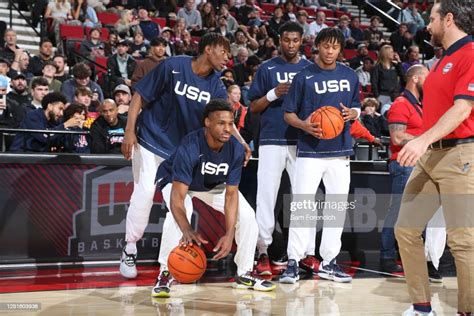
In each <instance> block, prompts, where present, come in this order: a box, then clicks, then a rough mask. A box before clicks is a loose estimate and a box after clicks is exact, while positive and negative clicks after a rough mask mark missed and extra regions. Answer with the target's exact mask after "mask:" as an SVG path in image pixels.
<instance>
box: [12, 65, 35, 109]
mask: <svg viewBox="0 0 474 316" xmlns="http://www.w3.org/2000/svg"><path fill="white" fill-rule="evenodd" d="M10 86H11V90H10V92H8V94H7V99H10V100H14V101H15V102H16V103H18V104H19V105H22V106H26V105H27V104H28V103H30V102H31V97H30V95H29V93H28V83H27V81H26V77H25V75H24V74H22V73H17V74H16V75H15V76H14V77H12V80H11V81H10Z"/></svg>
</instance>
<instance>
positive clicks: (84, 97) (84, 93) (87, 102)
mask: <svg viewBox="0 0 474 316" xmlns="http://www.w3.org/2000/svg"><path fill="white" fill-rule="evenodd" d="M73 103H79V104H82V105H84V107H85V109H86V113H91V112H98V109H97V107H96V106H95V104H93V103H92V91H91V89H89V88H88V87H78V88H77V89H76V91H74V100H73Z"/></svg>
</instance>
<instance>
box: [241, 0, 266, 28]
mask: <svg viewBox="0 0 474 316" xmlns="http://www.w3.org/2000/svg"><path fill="white" fill-rule="evenodd" d="M259 11H262V9H260V7H258V6H257V5H256V4H255V1H254V0H247V1H245V3H244V4H243V5H241V6H240V7H239V9H238V13H237V20H238V21H239V22H240V23H241V24H243V25H246V26H247V25H249V21H250V19H252V18H253V17H254V16H255V14H257V13H258V12H259Z"/></svg>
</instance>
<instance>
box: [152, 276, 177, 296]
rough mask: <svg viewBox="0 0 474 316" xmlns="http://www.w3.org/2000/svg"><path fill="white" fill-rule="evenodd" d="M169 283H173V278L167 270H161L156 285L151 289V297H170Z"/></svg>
mask: <svg viewBox="0 0 474 316" xmlns="http://www.w3.org/2000/svg"><path fill="white" fill-rule="evenodd" d="M171 283H173V277H172V276H171V273H170V272H169V271H168V270H163V271H161V272H160V275H159V276H158V278H157V279H156V284H155V286H154V287H153V289H151V296H153V297H164V298H167V297H170V292H171Z"/></svg>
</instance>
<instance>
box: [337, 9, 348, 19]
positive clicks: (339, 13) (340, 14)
mask: <svg viewBox="0 0 474 316" xmlns="http://www.w3.org/2000/svg"><path fill="white" fill-rule="evenodd" d="M343 15H346V16H348V17H349V18H350V17H351V13H350V12H344V11H339V10H337V11H336V12H335V17H336V18H338V19H339V18H340V17H341V16H343Z"/></svg>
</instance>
